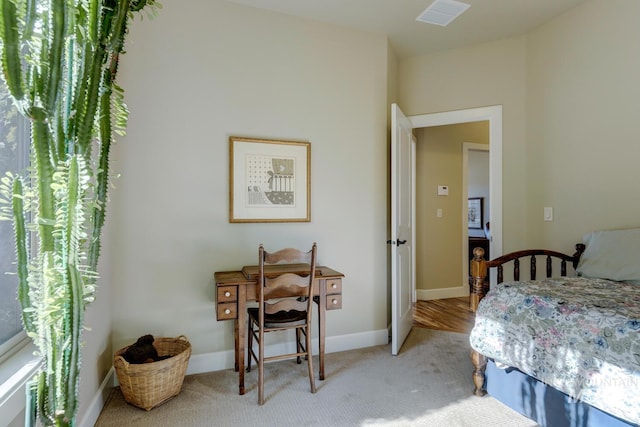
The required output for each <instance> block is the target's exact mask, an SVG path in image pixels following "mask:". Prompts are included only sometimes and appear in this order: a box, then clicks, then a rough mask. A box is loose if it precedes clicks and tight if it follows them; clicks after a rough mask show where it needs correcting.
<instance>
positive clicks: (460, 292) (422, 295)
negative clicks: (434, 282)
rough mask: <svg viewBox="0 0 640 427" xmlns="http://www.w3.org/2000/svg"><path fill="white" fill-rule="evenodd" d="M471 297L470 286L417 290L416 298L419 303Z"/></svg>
mask: <svg viewBox="0 0 640 427" xmlns="http://www.w3.org/2000/svg"><path fill="white" fill-rule="evenodd" d="M468 296H469V285H462V286H456V287H452V288H439V289H416V298H417V299H418V300H419V301H429V300H432V299H444V298H459V297H468Z"/></svg>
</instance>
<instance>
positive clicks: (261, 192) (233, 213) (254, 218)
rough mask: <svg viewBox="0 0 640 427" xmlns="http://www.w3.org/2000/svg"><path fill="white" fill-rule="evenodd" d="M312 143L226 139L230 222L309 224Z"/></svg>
mask: <svg viewBox="0 0 640 427" xmlns="http://www.w3.org/2000/svg"><path fill="white" fill-rule="evenodd" d="M310 221H311V143H309V142H304V141H287V140H276V139H257V138H245V137H239V136H231V137H229V222H231V223H243V222H310Z"/></svg>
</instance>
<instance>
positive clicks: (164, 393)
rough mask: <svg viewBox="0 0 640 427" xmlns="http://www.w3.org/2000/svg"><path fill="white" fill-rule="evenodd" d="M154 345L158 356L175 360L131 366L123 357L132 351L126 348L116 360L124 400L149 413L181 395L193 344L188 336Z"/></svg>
mask: <svg viewBox="0 0 640 427" xmlns="http://www.w3.org/2000/svg"><path fill="white" fill-rule="evenodd" d="M153 345H154V347H155V348H156V349H157V350H158V356H172V357H169V358H168V359H164V360H159V361H157V362H151V363H140V364H136V363H129V362H127V361H126V360H124V358H123V357H122V354H124V352H125V351H126V350H127V348H128V347H124V348H122V349H120V350H118V351H117V352H116V354H115V356H114V361H113V366H114V367H115V370H116V374H117V375H118V381H119V382H120V390H122V394H123V396H124V399H125V400H126V401H127V402H129V403H130V404H132V405H134V406H137V407H138V408H142V409H145V410H147V411H150V410H151V409H152V408H155V407H156V406H159V405H161V404H163V403H164V402H166V401H167V400H169V399H171V398H172V397H174V396H177V395H178V393H180V389H181V388H182V382H183V381H184V376H185V373H186V371H187V365H188V363H189V357H190V356H191V344H190V343H189V341H188V340H187V338H186V337H185V336H184V335H181V336H179V337H177V338H156V339H155V340H154V342H153Z"/></svg>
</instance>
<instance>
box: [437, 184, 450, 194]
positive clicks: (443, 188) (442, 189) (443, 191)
mask: <svg viewBox="0 0 640 427" xmlns="http://www.w3.org/2000/svg"><path fill="white" fill-rule="evenodd" d="M448 195H449V186H448V185H438V196H448Z"/></svg>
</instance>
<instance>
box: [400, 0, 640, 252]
mask: <svg viewBox="0 0 640 427" xmlns="http://www.w3.org/2000/svg"><path fill="white" fill-rule="evenodd" d="M639 15H640V2H638V1H636V0H616V1H614V2H611V1H606V0H592V1H587V2H585V3H583V4H581V5H579V6H578V7H576V8H574V9H571V10H570V11H568V12H566V13H565V14H563V15H561V16H559V17H557V18H556V19H554V20H552V21H551V22H549V23H548V24H546V25H544V26H542V27H540V28H538V29H536V30H535V31H533V32H531V33H529V34H527V35H524V36H521V37H516V38H511V39H505V40H500V41H497V42H492V43H486V44H480V45H476V46H470V47H466V48H461V49H455V50H450V51H444V52H440V53H436V54H432V55H426V56H420V57H414V58H409V59H405V60H403V61H401V62H400V66H399V68H400V72H399V78H400V80H399V84H400V97H399V102H400V105H401V107H402V109H403V110H404V112H405V113H406V114H407V115H419V114H426V113H432V112H439V111H450V110H458V109H466V108H472V107H477V106H485V105H495V104H501V105H502V106H503V132H504V133H503V165H502V167H503V182H502V184H503V239H504V241H503V252H508V251H511V250H516V249H522V248H525V247H532V246H543V247H548V248H550V249H556V250H560V251H567V252H570V251H572V249H573V247H574V244H575V243H577V242H579V241H580V240H581V238H582V235H583V234H584V233H586V232H588V231H591V230H594V229H602V228H622V227H634V226H635V227H637V226H640V223H639V222H638V213H639V211H640V199H639V198H638V197H636V194H637V189H636V187H637V185H636V183H637V182H638V181H639V178H640V169H638V167H637V165H636V159H638V158H640V143H639V142H638V135H639V134H640V120H638V119H637V112H638V111H640V78H639V76H640V55H638V50H637V40H640V26H638V25H637V16H639ZM544 206H551V207H553V208H554V221H552V222H544V221H543V207H544Z"/></svg>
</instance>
